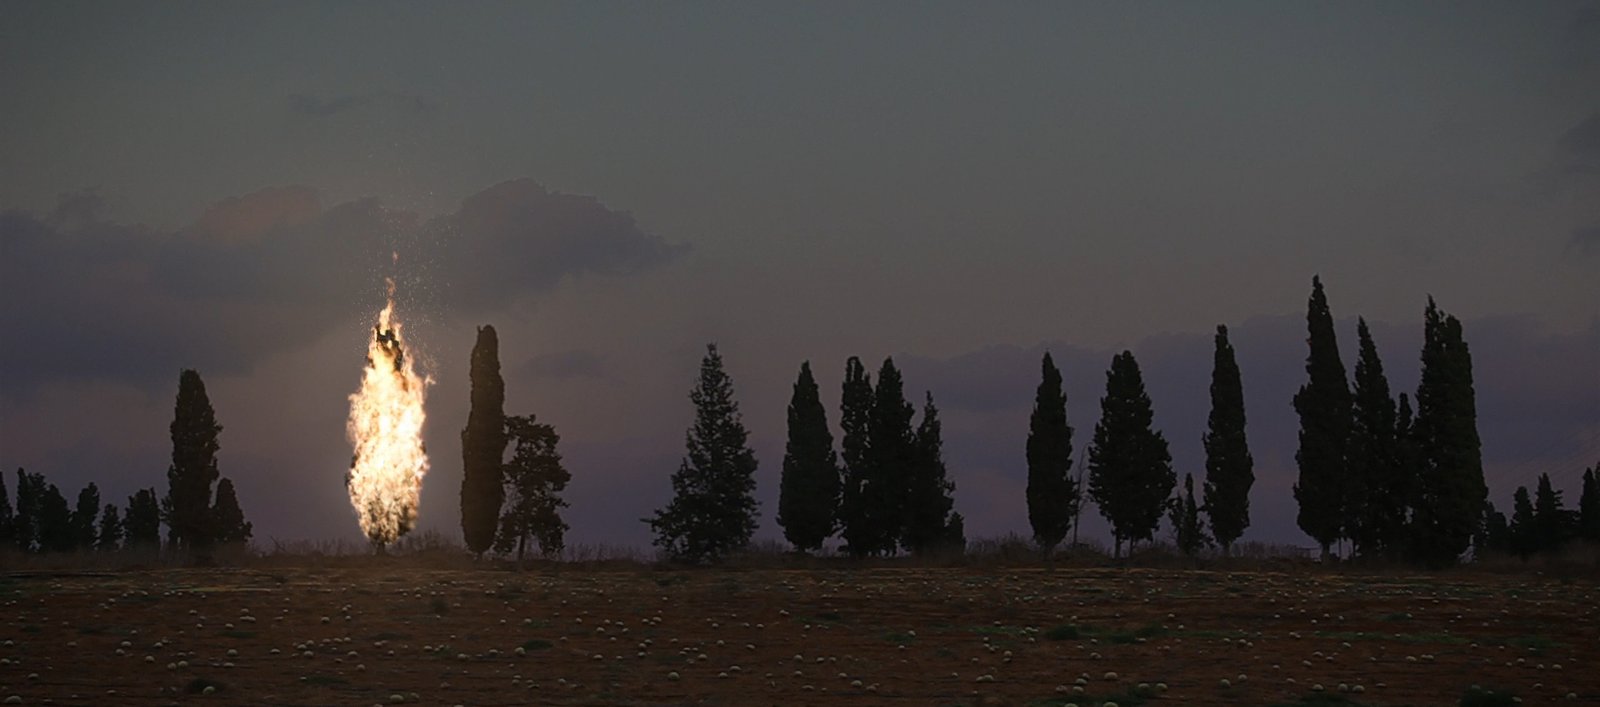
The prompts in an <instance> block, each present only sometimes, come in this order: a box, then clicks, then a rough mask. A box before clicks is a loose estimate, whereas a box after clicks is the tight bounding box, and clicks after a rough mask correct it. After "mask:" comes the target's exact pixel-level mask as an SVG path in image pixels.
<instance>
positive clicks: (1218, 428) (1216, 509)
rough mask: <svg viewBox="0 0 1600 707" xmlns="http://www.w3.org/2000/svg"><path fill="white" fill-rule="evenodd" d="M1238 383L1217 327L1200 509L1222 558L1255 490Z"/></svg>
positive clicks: (1245, 520) (1245, 519) (1229, 348)
mask: <svg viewBox="0 0 1600 707" xmlns="http://www.w3.org/2000/svg"><path fill="white" fill-rule="evenodd" d="M1244 427H1245V418H1244V384H1243V383H1242V382H1241V381H1240V376H1239V363H1238V361H1237V360H1236V359H1235V357H1234V354H1233V344H1231V343H1229V342H1228V328H1227V327H1225V326H1220V325H1219V326H1218V327H1217V336H1216V352H1215V353H1214V354H1213V357H1212V364H1211V415H1210V417H1208V418H1207V419H1206V434H1205V438H1204V440H1203V441H1204V443H1205V449H1206V480H1205V483H1204V484H1203V486H1202V491H1203V492H1204V498H1205V503H1204V505H1203V506H1202V510H1204V511H1205V513H1206V517H1207V518H1208V519H1209V520H1210V521H1211V536H1212V537H1213V538H1216V541H1217V544H1218V545H1219V546H1221V547H1222V554H1223V555H1227V554H1228V553H1229V550H1230V549H1231V548H1232V547H1233V543H1234V541H1236V540H1238V539H1239V536H1241V535H1244V529H1245V528H1248V527H1250V487H1251V486H1253V485H1255V482H1256V474H1255V460H1254V459H1253V458H1251V456H1250V444H1249V442H1248V441H1247V440H1246V439H1245V432H1244Z"/></svg>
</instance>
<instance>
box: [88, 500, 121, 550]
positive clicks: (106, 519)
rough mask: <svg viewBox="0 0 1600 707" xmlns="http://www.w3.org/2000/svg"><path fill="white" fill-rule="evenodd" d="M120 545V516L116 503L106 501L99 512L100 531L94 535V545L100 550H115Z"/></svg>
mask: <svg viewBox="0 0 1600 707" xmlns="http://www.w3.org/2000/svg"><path fill="white" fill-rule="evenodd" d="M121 546H122V517H121V514H119V513H118V512H117V506H116V504H112V503H107V504H106V507H105V510H104V511H102V512H101V514H100V531H99V533H98V534H97V535H96V536H95V541H94V547H95V549H96V550H99V551H100V552H116V551H117V549H118V548H120V547H121Z"/></svg>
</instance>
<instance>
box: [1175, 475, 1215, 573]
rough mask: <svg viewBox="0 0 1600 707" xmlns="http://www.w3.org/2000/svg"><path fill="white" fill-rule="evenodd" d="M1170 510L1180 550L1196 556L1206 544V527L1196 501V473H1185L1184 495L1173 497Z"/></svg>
mask: <svg viewBox="0 0 1600 707" xmlns="http://www.w3.org/2000/svg"><path fill="white" fill-rule="evenodd" d="M1171 503H1172V506H1171V510H1170V511H1169V516H1170V518H1169V519H1170V520H1171V522H1172V534H1173V541H1174V542H1175V544H1176V545H1177V546H1178V552H1181V553H1183V554H1184V555H1185V556H1187V557H1194V556H1195V555H1197V554H1199V552H1200V550H1201V549H1202V548H1204V547H1205V546H1206V540H1207V538H1206V532H1205V527H1204V526H1203V525H1201V524H1200V508H1199V506H1197V505H1196V504H1195V502H1194V475H1193V474H1184V475H1183V496H1182V497H1177V496H1174V497H1173V498H1172V502H1171Z"/></svg>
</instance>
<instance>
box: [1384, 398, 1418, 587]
mask: <svg viewBox="0 0 1600 707" xmlns="http://www.w3.org/2000/svg"><path fill="white" fill-rule="evenodd" d="M1394 417H1395V419H1394V444H1395V480H1394V485H1393V486H1392V487H1391V488H1392V489H1393V493H1394V496H1395V500H1394V504H1395V505H1396V506H1397V507H1399V508H1400V513H1401V516H1402V518H1403V520H1404V524H1403V525H1402V526H1401V531H1400V537H1399V538H1391V539H1390V541H1389V548H1388V549H1389V551H1390V553H1391V554H1395V555H1400V556H1403V557H1414V556H1415V552H1413V551H1412V549H1411V537H1410V529H1411V518H1412V517H1413V516H1415V515H1416V508H1417V506H1418V504H1421V503H1422V448H1421V445H1420V444H1419V443H1418V441H1417V418H1416V415H1415V414H1413V413H1412V408H1411V396H1410V395H1407V394H1406V393H1401V394H1400V402H1399V404H1398V405H1397V406H1396V408H1395V416H1394Z"/></svg>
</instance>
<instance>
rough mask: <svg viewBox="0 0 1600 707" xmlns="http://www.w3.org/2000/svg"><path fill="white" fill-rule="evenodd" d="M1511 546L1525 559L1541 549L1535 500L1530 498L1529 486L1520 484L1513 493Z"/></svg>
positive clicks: (1513, 552)
mask: <svg viewBox="0 0 1600 707" xmlns="http://www.w3.org/2000/svg"><path fill="white" fill-rule="evenodd" d="M1509 535H1510V543H1509V544H1510V548H1511V552H1512V554H1514V555H1516V556H1517V557H1520V558H1522V559H1524V560H1526V559H1528V556H1529V555H1532V554H1533V553H1535V552H1537V551H1538V550H1539V530H1538V526H1537V524H1536V523H1535V522H1534V512H1533V501H1532V500H1530V499H1529V498H1528V487H1526V486H1518V487H1517V491H1516V493H1513V494H1512V495H1511V524H1510V533H1509Z"/></svg>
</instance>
